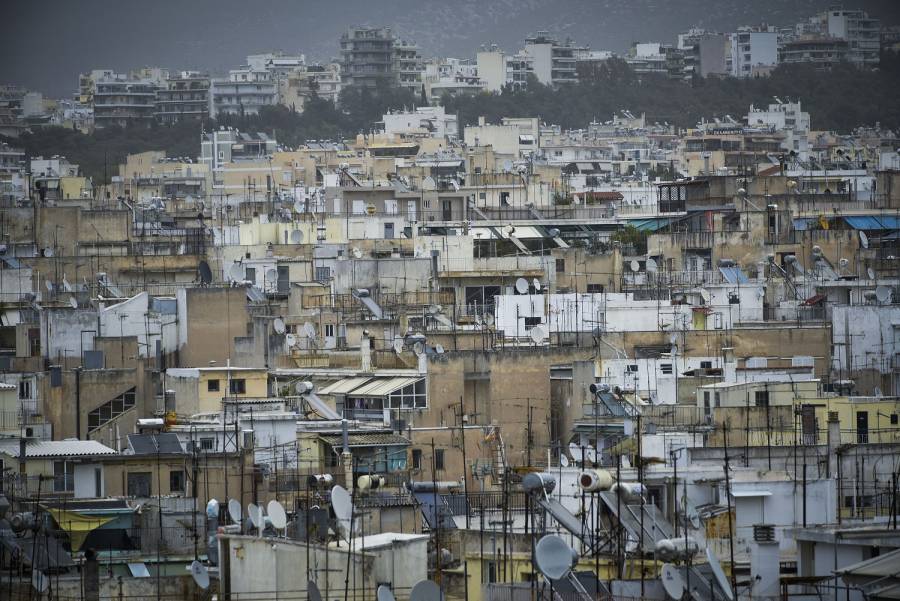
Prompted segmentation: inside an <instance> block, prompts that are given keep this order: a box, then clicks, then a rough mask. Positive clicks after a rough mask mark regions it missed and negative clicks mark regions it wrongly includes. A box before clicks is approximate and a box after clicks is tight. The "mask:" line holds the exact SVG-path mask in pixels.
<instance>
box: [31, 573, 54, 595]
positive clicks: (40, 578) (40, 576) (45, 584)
mask: <svg viewBox="0 0 900 601" xmlns="http://www.w3.org/2000/svg"><path fill="white" fill-rule="evenodd" d="M31 586H33V587H34V590H36V591H37V592H39V593H46V592H47V589H48V588H50V577H49V576H48V575H47V574H44V573H43V572H41V571H40V570H32V572H31Z"/></svg>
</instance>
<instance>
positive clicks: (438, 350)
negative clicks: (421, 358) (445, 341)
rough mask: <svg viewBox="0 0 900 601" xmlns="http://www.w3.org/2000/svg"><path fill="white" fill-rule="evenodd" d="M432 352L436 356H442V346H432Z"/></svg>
mask: <svg viewBox="0 0 900 601" xmlns="http://www.w3.org/2000/svg"><path fill="white" fill-rule="evenodd" d="M434 352H435V353H437V354H438V355H442V354H444V345H442V344H436V345H434Z"/></svg>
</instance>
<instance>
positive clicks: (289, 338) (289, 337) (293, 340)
mask: <svg viewBox="0 0 900 601" xmlns="http://www.w3.org/2000/svg"><path fill="white" fill-rule="evenodd" d="M284 342H285V344H287V345H288V347H290V348H293V347H295V346H297V337H296V336H294V335H293V334H286V335H285V337H284Z"/></svg>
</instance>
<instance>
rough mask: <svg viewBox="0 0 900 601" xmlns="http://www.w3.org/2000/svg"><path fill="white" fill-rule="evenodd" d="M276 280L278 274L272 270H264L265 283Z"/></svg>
mask: <svg viewBox="0 0 900 601" xmlns="http://www.w3.org/2000/svg"><path fill="white" fill-rule="evenodd" d="M277 279H278V272H277V271H275V270H274V269H268V270H266V281H269V282H274V281H276V280H277Z"/></svg>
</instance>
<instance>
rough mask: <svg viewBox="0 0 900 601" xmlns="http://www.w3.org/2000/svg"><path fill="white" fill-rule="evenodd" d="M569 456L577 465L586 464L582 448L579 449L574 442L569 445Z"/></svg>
mask: <svg viewBox="0 0 900 601" xmlns="http://www.w3.org/2000/svg"><path fill="white" fill-rule="evenodd" d="M569 455H571V456H572V459H574V460H575V463H584V455H583V453H582V452H581V447H579V446H578V445H577V444H575V443H574V442H570V443H569Z"/></svg>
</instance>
